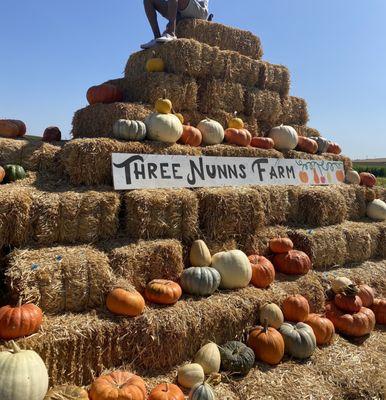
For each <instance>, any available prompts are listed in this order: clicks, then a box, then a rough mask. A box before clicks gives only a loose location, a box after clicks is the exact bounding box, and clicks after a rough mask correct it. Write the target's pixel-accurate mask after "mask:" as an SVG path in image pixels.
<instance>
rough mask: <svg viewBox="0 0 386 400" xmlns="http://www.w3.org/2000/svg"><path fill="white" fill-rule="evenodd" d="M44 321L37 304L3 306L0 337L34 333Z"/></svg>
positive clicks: (13, 337) (14, 336)
mask: <svg viewBox="0 0 386 400" xmlns="http://www.w3.org/2000/svg"><path fill="white" fill-rule="evenodd" d="M42 321H43V312H42V310H41V309H40V308H39V307H38V306H36V305H35V304H23V305H22V304H21V303H19V305H18V306H16V307H12V306H4V307H1V308H0V338H1V339H5V340H10V339H17V338H21V337H24V336H29V335H32V334H33V333H36V332H37V331H38V330H39V328H40V326H41V324H42ZM0 398H1V397H0Z"/></svg>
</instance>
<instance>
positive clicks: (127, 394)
mask: <svg viewBox="0 0 386 400" xmlns="http://www.w3.org/2000/svg"><path fill="white" fill-rule="evenodd" d="M89 394H90V399H91V400H118V399H119V400H145V399H146V395H147V393H146V387H145V382H144V381H143V380H142V378H140V377H139V376H137V375H134V374H132V373H130V372H126V371H114V372H111V373H110V374H106V375H102V376H100V377H99V378H97V379H96V380H95V381H94V382H93V383H92V385H91V387H90V392H89Z"/></svg>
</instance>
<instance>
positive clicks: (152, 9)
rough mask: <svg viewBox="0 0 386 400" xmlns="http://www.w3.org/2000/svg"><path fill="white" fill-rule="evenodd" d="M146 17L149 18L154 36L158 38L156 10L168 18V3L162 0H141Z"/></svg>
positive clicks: (159, 33)
mask: <svg viewBox="0 0 386 400" xmlns="http://www.w3.org/2000/svg"><path fill="white" fill-rule="evenodd" d="M143 4H144V7H145V12H146V16H147V19H148V20H149V23H150V26H151V29H152V31H153V34H154V37H155V38H159V37H160V36H161V32H160V29H159V25H158V19H157V11H158V12H159V13H160V14H161V15H162V16H163V17H165V18H168V16H169V11H168V4H167V3H166V2H165V1H164V0H144V1H143Z"/></svg>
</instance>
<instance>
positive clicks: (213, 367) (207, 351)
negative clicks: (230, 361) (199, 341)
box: [194, 343, 221, 375]
mask: <svg viewBox="0 0 386 400" xmlns="http://www.w3.org/2000/svg"><path fill="white" fill-rule="evenodd" d="M194 362H195V363H197V364H200V365H201V367H202V369H203V370H204V372H205V374H207V375H210V374H212V373H214V372H219V371H220V365H221V355H220V351H219V349H218V347H217V344H216V343H208V344H206V345H205V346H203V347H201V349H200V350H198V352H197V353H196V355H195V357H194Z"/></svg>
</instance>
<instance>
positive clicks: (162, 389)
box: [148, 383, 185, 400]
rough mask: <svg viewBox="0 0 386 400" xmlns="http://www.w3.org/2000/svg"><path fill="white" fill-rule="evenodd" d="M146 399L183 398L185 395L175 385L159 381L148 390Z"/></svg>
mask: <svg viewBox="0 0 386 400" xmlns="http://www.w3.org/2000/svg"><path fill="white" fill-rule="evenodd" d="M148 400H185V395H184V393H183V391H182V390H181V389H180V388H179V387H178V386H177V385H173V383H161V384H160V385H157V386H156V387H155V388H154V389H153V390H152V391H151V392H150V395H149V399H148Z"/></svg>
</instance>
